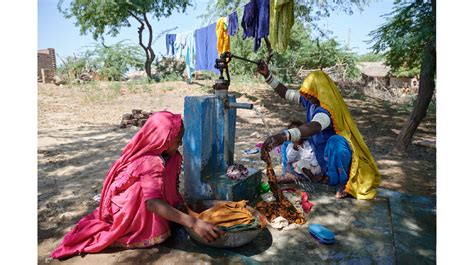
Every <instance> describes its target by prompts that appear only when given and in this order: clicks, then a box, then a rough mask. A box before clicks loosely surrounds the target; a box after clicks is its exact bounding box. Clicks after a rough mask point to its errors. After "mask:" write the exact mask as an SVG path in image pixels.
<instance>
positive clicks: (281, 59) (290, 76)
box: [201, 0, 368, 82]
mask: <svg viewBox="0 0 474 265" xmlns="http://www.w3.org/2000/svg"><path fill="white" fill-rule="evenodd" d="M246 2H248V0H245V1H244V0H233V1H232V0H218V1H215V2H210V3H209V4H208V7H207V10H206V13H205V14H203V15H202V16H201V18H205V20H204V21H206V22H211V21H215V20H217V18H218V17H220V16H226V15H228V14H230V13H231V12H232V11H233V10H235V9H236V7H239V6H242V4H244V3H246ZM336 2H337V3H338V4H340V5H341V6H339V5H338V4H335V3H333V2H325V3H322V2H320V1H316V0H313V1H301V0H300V1H296V5H297V6H298V5H299V7H296V8H295V17H296V19H295V23H294V25H293V27H292V31H291V35H290V39H289V42H288V48H287V50H286V52H284V53H283V54H278V53H274V54H273V57H272V68H273V70H276V71H277V72H278V75H279V77H280V78H282V81H284V82H294V81H296V79H295V77H296V74H297V72H298V70H299V69H300V68H301V67H303V68H304V69H315V68H325V67H331V66H334V65H344V66H345V67H346V69H347V72H346V74H347V77H348V78H353V77H355V76H356V75H357V74H358V69H357V68H356V59H357V56H356V54H355V53H353V52H351V51H350V50H348V49H346V48H344V47H342V46H341V45H340V44H339V43H337V41H336V40H334V39H332V38H327V36H326V35H325V36H321V35H322V34H319V33H320V32H323V30H322V29H316V28H315V27H313V26H310V27H308V26H307V24H308V23H311V22H314V21H317V20H318V19H320V17H318V16H317V14H320V15H322V14H324V15H327V16H329V14H330V12H332V11H336V10H343V11H346V12H350V11H351V10H352V9H351V5H358V6H359V5H362V4H363V3H367V2H368V1H347V0H346V1H342V0H340V1H336ZM305 4H312V5H313V6H317V7H318V8H320V9H318V10H320V13H314V14H313V13H311V12H312V11H311V9H306V8H305V7H304V5H305ZM237 10H238V14H239V17H242V14H243V9H242V8H237ZM313 11H314V10H313ZM313 16H314V17H313ZM322 37H324V38H322ZM320 38H321V39H326V40H320ZM231 47H232V52H233V53H235V54H236V55H239V56H242V57H245V58H248V59H251V60H259V59H262V58H264V57H266V52H267V50H266V46H265V45H264V44H263V42H262V45H261V48H260V49H259V50H258V51H257V52H256V53H255V52H253V39H246V40H243V39H242V38H241V37H231ZM235 61H237V60H235ZM249 69H252V68H249V65H248V64H247V63H244V62H242V63H237V62H235V63H232V64H231V68H230V71H231V74H249V73H250V72H251V70H249Z"/></svg>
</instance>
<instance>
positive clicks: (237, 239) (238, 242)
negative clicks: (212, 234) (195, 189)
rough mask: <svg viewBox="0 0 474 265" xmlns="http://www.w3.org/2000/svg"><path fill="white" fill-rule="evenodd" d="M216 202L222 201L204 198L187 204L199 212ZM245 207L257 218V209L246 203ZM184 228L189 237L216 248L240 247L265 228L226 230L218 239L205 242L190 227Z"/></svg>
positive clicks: (258, 214)
mask: <svg viewBox="0 0 474 265" xmlns="http://www.w3.org/2000/svg"><path fill="white" fill-rule="evenodd" d="M217 202H222V201H218V200H204V201H200V202H191V203H189V202H188V203H187V205H188V206H189V208H191V210H193V211H195V212H197V213H200V212H203V211H205V210H207V209H209V208H212V207H213V206H214V205H215V203H217ZM247 209H249V211H250V212H251V213H252V214H253V216H254V218H259V216H260V213H259V212H258V211H257V210H255V209H254V208H253V207H250V206H248V205H247ZM260 220H261V219H260ZM185 229H186V231H187V232H188V234H189V235H190V236H191V238H193V239H194V240H196V241H198V242H199V243H201V244H204V245H207V246H211V247H217V248H234V247H240V246H242V245H245V244H247V243H249V242H250V241H252V240H254V239H255V238H256V237H257V236H258V234H260V233H261V232H262V231H263V230H265V229H266V228H257V229H252V230H244V231H230V232H226V233H225V234H224V235H221V236H220V237H219V238H218V239H216V240H214V241H213V242H210V243H207V242H206V240H205V239H203V238H202V237H200V236H199V235H198V234H196V233H195V232H194V231H193V230H192V229H189V228H187V227H185Z"/></svg>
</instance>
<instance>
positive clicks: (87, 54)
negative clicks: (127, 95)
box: [58, 41, 144, 81]
mask: <svg viewBox="0 0 474 265" xmlns="http://www.w3.org/2000/svg"><path fill="white" fill-rule="evenodd" d="M143 57H144V56H143V53H142V52H141V48H140V47H139V46H138V45H136V44H135V45H130V44H127V43H125V41H120V42H118V43H116V44H113V45H111V46H110V47H109V46H104V45H102V44H99V43H96V44H95V45H93V46H85V47H82V48H81V49H80V52H78V53H77V54H74V56H67V57H66V58H64V59H63V58H62V57H59V58H60V59H61V61H62V65H60V66H59V67H58V72H59V73H61V74H63V75H67V77H68V79H71V78H75V79H77V78H79V77H80V76H81V75H82V74H84V73H88V74H90V73H94V75H95V77H96V78H98V79H99V80H108V81H119V80H122V79H123V77H124V75H125V74H126V73H127V71H128V70H130V69H143Z"/></svg>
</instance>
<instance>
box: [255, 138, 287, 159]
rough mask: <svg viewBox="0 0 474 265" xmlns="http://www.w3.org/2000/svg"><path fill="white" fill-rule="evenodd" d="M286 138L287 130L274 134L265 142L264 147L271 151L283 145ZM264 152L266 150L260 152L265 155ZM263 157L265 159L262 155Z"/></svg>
mask: <svg viewBox="0 0 474 265" xmlns="http://www.w3.org/2000/svg"><path fill="white" fill-rule="evenodd" d="M286 140H287V139H286V133H285V132H281V133H277V134H274V135H272V136H270V137H268V138H267V139H266V140H265V142H263V146H262V149H263V150H266V151H268V152H270V151H271V150H272V149H273V148H275V147H277V146H279V145H281V144H282V143H284V142H285V141H286ZM263 153H264V152H260V154H262V155H263ZM262 159H263V157H262Z"/></svg>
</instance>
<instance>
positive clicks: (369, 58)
mask: <svg viewBox="0 0 474 265" xmlns="http://www.w3.org/2000/svg"><path fill="white" fill-rule="evenodd" d="M358 61H359V62H381V61H385V57H384V56H383V54H380V53H373V52H369V53H366V54H363V55H361V56H359V59H358Z"/></svg>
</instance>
